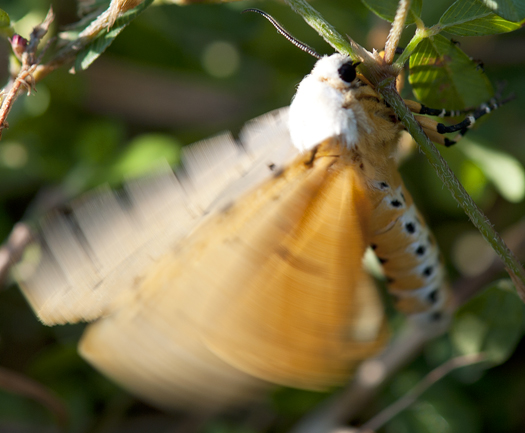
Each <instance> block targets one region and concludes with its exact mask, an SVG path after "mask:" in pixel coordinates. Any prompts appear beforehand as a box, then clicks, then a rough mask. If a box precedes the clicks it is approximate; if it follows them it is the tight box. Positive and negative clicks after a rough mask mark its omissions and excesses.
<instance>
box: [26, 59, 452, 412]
mask: <svg viewBox="0 0 525 433" xmlns="http://www.w3.org/2000/svg"><path fill="white" fill-rule="evenodd" d="M401 130H402V125H401V123H399V122H398V120H397V119H396V118H395V116H394V115H393V112H392V110H391V109H390V108H389V107H387V105H386V104H385V103H384V102H383V101H382V100H381V98H380V96H379V95H378V94H377V93H376V92H375V90H374V89H373V88H372V87H370V86H369V85H367V84H365V83H363V82H361V81H360V80H359V79H358V78H356V73H355V65H354V64H353V63H352V62H351V61H350V59H349V58H347V57H345V56H342V55H340V54H334V55H332V56H329V57H323V58H321V59H320V60H319V61H318V63H317V64H316V66H315V68H314V69H313V71H312V74H311V75H309V76H307V77H306V78H305V79H304V81H303V82H302V83H301V84H300V86H299V89H298V92H297V95H296V96H295V98H294V100H293V102H292V105H291V107H290V109H289V113H288V110H286V109H285V110H281V111H279V112H277V113H274V114H270V115H268V116H266V117H264V118H263V119H261V120H258V121H256V122H252V124H250V125H249V126H248V127H246V129H245V131H244V132H243V133H242V134H241V140H240V141H239V142H235V141H233V140H232V139H231V138H227V137H220V138H218V139H216V140H214V141H212V142H204V143H201V144H196V145H193V146H190V147H189V148H188V149H187V150H186V152H185V156H184V158H183V163H184V166H185V172H184V174H182V173H181V172H177V173H176V175H174V174H173V173H172V172H171V171H170V172H169V173H166V174H162V175H159V176H157V177H152V178H150V179H147V180H143V181H139V182H135V183H130V184H129V185H128V186H127V188H126V191H125V195H126V196H127V197H126V198H125V199H123V198H121V197H119V196H116V195H114V194H113V193H112V192H110V191H105V192H98V193H95V194H92V195H91V196H88V197H87V198H84V199H82V200H80V201H79V202H77V203H76V204H73V205H72V209H71V211H70V212H69V213H68V214H67V215H63V214H56V215H55V216H52V217H50V218H49V219H48V220H46V221H45V222H44V224H43V228H42V237H41V244H40V245H41V250H42V258H41V260H40V263H39V264H38V266H37V268H36V269H35V270H34V271H33V272H32V273H26V274H25V275H20V276H19V279H20V280H21V287H22V290H23V291H24V294H25V296H26V297H27V299H28V300H29V302H30V303H31V305H32V306H33V308H34V309H35V311H36V312H37V314H38V315H39V317H40V318H41V319H42V321H44V322H45V323H47V324H54V323H64V322H76V321H80V320H85V321H91V322H93V323H92V324H90V325H89V326H88V329H87V330H86V332H85V334H84V336H83V338H82V342H81V344H80V351H81V353H82V355H83V356H84V357H85V358H86V359H87V360H89V361H90V362H91V363H92V364H93V365H94V366H95V367H97V368H98V369H99V370H101V371H102V372H104V373H105V374H107V375H108V376H109V377H111V378H113V379H114V380H115V381H117V382H118V383H120V384H121V385H122V386H124V387H126V388H127V389H129V390H130V391H132V392H134V393H135V394H137V395H139V396H140V397H142V398H144V399H146V400H148V401H150V402H153V403H155V404H157V405H159V406H162V407H173V406H185V407H190V408H196V407H203V406H204V407H211V408H214V409H216V408H217V407H222V406H225V405H230V404H237V403H239V402H244V401H246V399H248V398H249V397H250V396H252V395H253V394H254V391H256V390H258V389H260V388H261V387H264V386H266V385H267V383H269V382H271V383H278V384H284V385H289V386H295V387H302V388H310V389H323V388H326V387H327V386H332V385H334V384H338V383H341V382H342V381H343V380H345V378H346V377H348V375H349V374H350V373H351V371H352V370H353V369H354V368H355V366H356V365H357V363H358V362H359V361H361V360H363V359H365V358H367V357H370V356H372V355H373V354H375V353H376V352H377V351H378V350H379V349H380V348H381V347H382V346H383V345H384V344H385V341H386V339H387V334H388V333H387V330H386V327H385V323H384V319H383V307H382V305H381V302H380V299H379V297H378V294H377V293H376V292H375V289H374V287H373V285H372V284H371V282H370V278H369V277H368V276H367V275H366V273H365V272H364V271H363V266H362V258H363V254H364V252H365V250H366V248H367V247H368V246H372V248H373V249H374V250H375V252H376V254H377V256H378V257H379V259H380V261H381V262H382V263H383V267H384V269H385V272H386V275H387V277H388V278H389V281H390V287H391V292H392V293H393V294H394V295H395V296H396V298H397V300H398V305H399V308H400V309H401V310H402V311H404V312H406V313H409V314H412V315H414V317H417V318H419V320H421V321H422V322H425V323H429V322H432V321H435V320H436V319H438V318H439V317H438V316H439V315H440V314H441V313H442V312H443V311H444V310H445V308H446V305H447V302H448V300H449V295H448V291H447V289H446V285H445V284H444V275H443V274H444V272H443V269H442V265H441V264H440V261H439V258H438V251H437V247H436V245H435V242H434V241H433V239H432V237H431V235H430V233H429V231H428V229H427V228H426V226H425V225H424V222H423V220H422V218H421V216H420V215H419V214H418V212H417V210H416V209H415V207H414V205H413V203H412V199H411V197H410V195H409V193H408V192H407V191H406V189H405V187H404V185H403V182H402V180H401V178H400V175H399V173H398V171H397V168H396V164H395V162H394V158H393V156H394V153H395V150H396V145H397V141H398V138H399V134H400V131H401Z"/></svg>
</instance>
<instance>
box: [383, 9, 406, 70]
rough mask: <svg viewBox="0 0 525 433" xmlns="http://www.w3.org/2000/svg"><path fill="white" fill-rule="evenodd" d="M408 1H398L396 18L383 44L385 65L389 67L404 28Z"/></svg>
mask: <svg viewBox="0 0 525 433" xmlns="http://www.w3.org/2000/svg"><path fill="white" fill-rule="evenodd" d="M410 4H411V1H410V0H400V1H399V4H398V6H397V11H396V16H395V18H394V22H393V23H392V27H390V33H389V34H388V38H387V40H386V44H385V63H386V64H387V65H391V64H392V62H393V61H394V55H395V54H396V48H397V47H398V45H399V39H400V38H401V33H402V32H403V29H404V28H405V22H406V20H407V16H408V12H409V10H410Z"/></svg>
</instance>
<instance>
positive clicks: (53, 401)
mask: <svg viewBox="0 0 525 433" xmlns="http://www.w3.org/2000/svg"><path fill="white" fill-rule="evenodd" d="M0 389H3V390H4V391H7V392H11V393H13V394H18V395H21V396H23V397H27V398H30V399H32V400H35V401H37V402H38V403H40V404H41V405H42V406H44V407H46V408H47V409H48V410H49V411H50V412H51V413H52V414H53V415H54V416H55V418H56V420H57V424H58V425H59V426H60V427H61V428H62V429H65V427H66V426H67V424H68V418H69V416H68V413H67V409H66V406H65V404H64V403H63V402H62V400H60V399H59V398H58V397H57V396H56V395H55V394H54V393H53V392H52V391H50V390H49V389H47V388H46V387H45V386H44V385H42V384H40V383H38V382H36V381H34V380H33V379H30V378H28V377H26V376H23V375H21V374H20V373H16V372H14V371H11V370H8V369H6V368H3V367H0Z"/></svg>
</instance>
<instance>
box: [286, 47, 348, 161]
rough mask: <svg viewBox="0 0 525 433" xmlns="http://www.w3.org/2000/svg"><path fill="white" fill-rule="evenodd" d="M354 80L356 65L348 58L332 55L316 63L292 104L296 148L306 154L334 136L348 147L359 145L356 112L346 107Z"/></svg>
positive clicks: (291, 115) (291, 122)
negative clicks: (347, 96)
mask: <svg viewBox="0 0 525 433" xmlns="http://www.w3.org/2000/svg"><path fill="white" fill-rule="evenodd" d="M355 78H356V76H355V66H354V64H353V62H352V60H351V59H350V58H349V57H348V56H344V55H342V54H332V55H331V56H325V57H322V58H321V59H319V60H318V61H317V63H316V64H315V66H314V68H313V70H312V72H311V74H310V75H307V76H306V77H304V79H303V81H301V83H300V84H299V87H298V88H297V93H296V94H295V96H294V98H293V100H292V104H291V105H290V119H289V127H290V135H291V137H292V143H293V144H294V146H295V147H297V148H298V149H299V150H301V151H307V150H310V149H312V148H313V147H315V146H317V145H318V144H319V143H321V142H322V141H324V140H326V139H328V138H333V137H334V138H335V137H339V138H340V139H341V140H342V141H343V142H344V143H345V144H346V145H347V146H348V147H351V146H353V145H355V144H356V143H357V141H358V133H357V122H356V116H355V113H354V112H353V110H352V109H348V108H344V107H343V104H344V102H345V95H346V94H347V93H348V92H349V91H350V89H351V86H352V83H353V82H355Z"/></svg>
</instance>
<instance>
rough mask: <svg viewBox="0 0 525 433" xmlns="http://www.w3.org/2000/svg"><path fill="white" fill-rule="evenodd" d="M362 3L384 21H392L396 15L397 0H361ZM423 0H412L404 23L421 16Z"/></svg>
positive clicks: (409, 22) (411, 21) (410, 22)
mask: <svg viewBox="0 0 525 433" xmlns="http://www.w3.org/2000/svg"><path fill="white" fill-rule="evenodd" d="M361 1H362V2H363V3H364V5H365V6H366V7H367V8H368V9H370V10H371V11H372V12H373V13H375V14H376V15H377V16H378V17H380V18H383V19H384V20H386V21H390V22H393V21H394V17H395V16H396V11H397V7H398V5H399V1H398V0H361ZM422 3H423V0H413V1H412V4H411V5H410V12H409V13H408V17H407V21H406V24H412V23H413V22H414V21H415V18H419V17H420V16H421V6H422Z"/></svg>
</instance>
